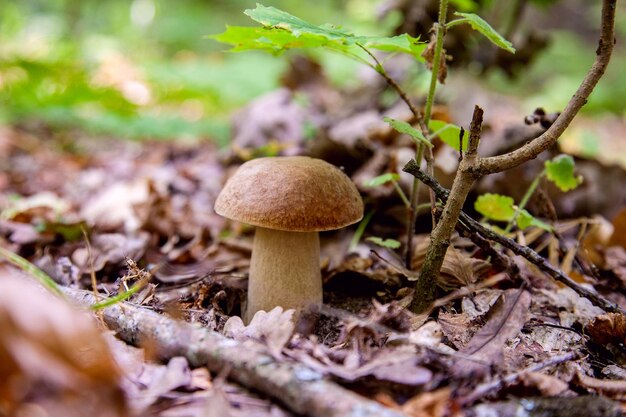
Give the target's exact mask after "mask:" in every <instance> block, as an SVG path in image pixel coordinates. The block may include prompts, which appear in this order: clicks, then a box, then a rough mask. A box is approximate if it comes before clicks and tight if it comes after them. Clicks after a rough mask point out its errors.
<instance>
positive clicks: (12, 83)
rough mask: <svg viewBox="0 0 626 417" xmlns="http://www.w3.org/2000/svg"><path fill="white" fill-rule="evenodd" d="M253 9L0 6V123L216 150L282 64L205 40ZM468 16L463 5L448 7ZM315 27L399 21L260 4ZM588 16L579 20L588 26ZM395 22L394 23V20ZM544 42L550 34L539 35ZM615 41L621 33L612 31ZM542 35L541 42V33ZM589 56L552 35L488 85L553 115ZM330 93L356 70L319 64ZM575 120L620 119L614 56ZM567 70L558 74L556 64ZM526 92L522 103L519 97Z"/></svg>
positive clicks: (377, 32) (117, 3)
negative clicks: (235, 115) (522, 63)
mask: <svg viewBox="0 0 626 417" xmlns="http://www.w3.org/2000/svg"><path fill="white" fill-rule="evenodd" d="M255 3H256V1H255V0H180V1H177V2H174V1H171V0H132V1H128V0H109V1H106V2H101V1H96V0H84V1H80V2H77V1H73V0H20V1H19V2H0V123H11V124H21V125H28V124H32V123H44V124H45V125H46V126H50V127H52V128H69V129H73V128H80V129H83V130H86V131H88V132H91V133H96V134H106V135H112V136H116V137H125V138H168V139H201V138H211V139H214V140H217V141H218V142H220V143H222V144H225V143H226V142H227V140H228V138H229V116H230V114H231V113H232V111H233V110H234V109H236V108H238V107H240V106H242V105H243V104H245V103H246V102H248V101H249V100H250V99H252V98H254V97H256V96H258V95H260V94H262V93H264V92H266V91H269V90H271V89H273V88H275V87H276V86H277V84H278V78H279V76H280V74H281V72H282V70H283V69H284V68H285V60H284V59H282V58H275V57H273V56H270V55H268V54H263V53H260V52H251V53H246V54H230V53H223V52H222V51H223V49H224V45H221V44H219V43H217V42H214V41H211V40H207V39H206V35H207V34H216V33H220V32H222V31H224V29H225V27H226V24H227V23H228V24H229V25H249V24H250V23H249V19H248V18H247V16H245V15H244V14H243V10H244V9H249V8H253V7H254V6H255ZM454 3H455V4H457V6H458V7H459V8H461V9H463V10H466V11H471V10H472V9H473V4H474V1H473V0H457V1H455V2H454ZM264 4H265V5H266V6H275V7H278V8H282V9H284V10H286V11H288V12H290V13H293V14H295V15H298V16H302V17H305V18H306V19H307V20H309V21H311V22H312V23H314V24H320V23H324V22H330V23H339V24H342V25H343V27H345V28H346V29H348V30H350V31H352V32H355V33H363V34H367V35H371V36H382V35H389V34H390V29H391V28H392V27H393V26H394V25H395V24H397V19H398V18H399V16H398V15H394V14H393V13H392V14H391V15H388V16H386V18H385V21H384V22H382V23H381V22H377V21H376V15H375V13H376V8H377V6H379V4H380V1H379V0H348V1H340V0H318V1H316V2H294V1H288V0H266V1H264ZM596 15H597V10H593V13H590V17H589V18H590V19H592V20H594V21H595V20H596V17H597V16H596ZM394 19H395V21H394ZM546 31H549V28H546ZM618 31H619V33H621V34H622V35H623V34H624V33H625V32H626V21H625V20H624V19H622V20H620V22H619V27H618ZM550 33H551V32H550ZM593 49H594V46H593V45H591V44H589V43H585V41H584V40H581V39H580V38H579V37H577V36H576V35H575V34H572V33H571V32H559V33H557V34H556V36H555V38H554V42H553V43H552V46H551V47H550V49H549V50H548V52H547V53H545V54H543V55H542V56H540V59H539V60H538V62H537V63H536V65H534V66H533V67H532V68H529V69H528V72H527V73H526V74H525V76H523V77H521V78H520V80H519V81H516V82H515V83H513V82H511V80H508V79H505V78H504V77H502V76H500V75H498V74H497V73H494V74H490V76H489V77H488V78H487V80H486V81H487V83H489V84H493V85H494V86H495V87H496V88H499V89H502V90H506V91H507V92H512V93H519V94H520V95H523V97H525V99H526V100H528V101H529V102H530V105H534V104H538V105H542V106H544V107H548V108H559V107H560V106H562V105H563V104H564V102H565V101H566V100H567V99H568V98H569V94H567V93H565V94H564V91H567V92H569V91H573V88H575V86H576V85H577V84H578V82H579V81H580V78H581V76H582V74H583V73H584V71H585V70H586V69H587V68H588V65H589V62H590V60H591V59H592V58H591V57H592V56H593ZM320 60H321V61H322V63H323V64H324V65H325V68H326V69H327V71H328V72H329V74H330V77H331V79H332V80H333V81H335V82H354V80H355V78H356V77H354V76H353V75H354V70H355V69H356V68H358V64H355V63H352V62H350V61H349V60H346V59H342V58H338V57H337V56H336V55H331V56H330V57H329V56H327V55H322V56H320ZM614 61H615V62H613V63H612V65H611V67H610V69H609V73H608V74H607V78H606V79H604V80H603V81H602V82H601V84H600V86H599V89H598V91H597V92H595V93H594V95H593V97H592V100H591V101H590V103H589V104H588V105H587V106H586V107H585V110H586V111H592V112H593V111H596V112H599V111H601V110H602V111H605V109H609V110H611V111H613V112H615V113H618V114H621V113H623V112H624V104H623V100H622V97H623V96H624V94H626V79H625V78H624V77H623V76H621V70H620V68H622V67H623V65H624V64H626V62H625V61H626V58H625V57H624V55H623V53H622V54H621V55H617V56H616V57H615V58H614ZM565 63H567V64H565ZM528 91H532V92H533V95H529V94H528Z"/></svg>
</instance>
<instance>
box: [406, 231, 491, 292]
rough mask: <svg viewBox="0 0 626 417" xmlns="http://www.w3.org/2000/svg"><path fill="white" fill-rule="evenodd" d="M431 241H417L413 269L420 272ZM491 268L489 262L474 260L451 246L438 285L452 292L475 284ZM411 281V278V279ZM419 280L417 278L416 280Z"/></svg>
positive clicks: (412, 262)
mask: <svg viewBox="0 0 626 417" xmlns="http://www.w3.org/2000/svg"><path fill="white" fill-rule="evenodd" d="M429 244H430V241H429V240H428V239H422V240H417V241H416V244H415V250H414V252H413V257H412V259H411V267H412V269H413V270H414V271H419V270H420V269H421V267H422V264H423V263H424V259H425V257H426V251H427V250H428V246H429ZM489 267H490V264H489V262H487V261H484V260H481V259H476V258H472V257H470V256H469V255H467V254H465V253H463V252H461V251H459V250H458V249H456V248H455V247H454V246H450V247H449V248H448V251H447V252H446V256H445V257H444V259H443V265H442V266H441V273H440V274H439V280H438V282H437V283H438V285H439V286H440V287H441V288H443V289H444V290H447V291H450V290H454V289H457V288H460V287H464V286H467V285H469V284H473V283H475V282H476V281H477V280H478V278H479V277H480V276H481V275H483V274H484V273H485V272H486V271H487V270H488V269H489ZM410 279H411V278H410ZM415 279H417V278H415Z"/></svg>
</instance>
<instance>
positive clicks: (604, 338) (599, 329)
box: [585, 313, 626, 345]
mask: <svg viewBox="0 0 626 417" xmlns="http://www.w3.org/2000/svg"><path fill="white" fill-rule="evenodd" d="M585 331H586V333H587V334H588V335H589V336H590V337H591V339H592V340H593V341H594V342H596V343H599V344H601V345H606V344H607V343H624V341H625V340H626V316H624V315H623V314H619V313H607V314H603V315H601V316H598V317H596V318H595V319H594V320H593V321H592V322H591V323H589V324H588V325H587V327H586V329H585Z"/></svg>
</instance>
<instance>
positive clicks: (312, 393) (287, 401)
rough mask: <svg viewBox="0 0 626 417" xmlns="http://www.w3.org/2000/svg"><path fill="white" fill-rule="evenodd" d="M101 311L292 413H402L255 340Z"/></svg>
mask: <svg viewBox="0 0 626 417" xmlns="http://www.w3.org/2000/svg"><path fill="white" fill-rule="evenodd" d="M63 291H64V292H65V294H66V295H67V296H68V297H70V298H71V299H72V300H74V301H75V302H76V303H78V304H80V305H82V306H90V305H92V304H94V303H95V298H94V296H93V294H92V293H90V292H87V291H83V290H76V289H71V288H63ZM100 314H101V317H102V319H103V320H104V322H105V323H106V325H107V326H108V327H109V328H110V329H111V330H113V331H115V332H116V333H117V335H118V337H120V338H121V339H122V340H124V341H126V342H128V343H131V344H133V345H138V346H145V347H149V348H150V349H151V350H152V351H153V352H154V353H155V355H156V357H158V358H160V359H170V358H172V357H175V356H184V357H185V358H187V360H188V361H189V363H190V364H191V365H192V366H196V367H199V366H206V367H207V368H209V369H210V370H211V371H213V372H216V373H222V372H228V378H230V379H232V380H233V381H235V382H237V383H239V384H241V385H244V386H246V387H248V388H252V389H255V390H257V391H259V392H261V393H263V394H265V395H267V396H269V397H271V398H273V399H275V400H277V401H279V402H280V403H282V404H284V405H285V406H286V407H288V408H289V409H290V410H292V411H294V412H295V413H298V414H302V415H306V416H311V417H368V416H369V417H402V416H404V414H402V413H400V412H398V411H395V410H391V409H389V408H387V407H385V406H383V405H381V404H379V403H376V402H374V401H371V400H368V399H366V398H363V397H361V396H359V395H357V394H355V393H354V392H352V391H349V390H347V389H345V388H343V387H341V386H340V385H338V384H336V383H335V382H332V381H331V380H330V379H328V378H326V377H325V376H324V375H322V374H321V373H319V372H317V371H314V370H312V369H310V368H308V367H306V366H303V365H301V364H298V363H294V362H288V361H287V360H285V361H284V362H282V361H278V360H277V359H275V358H274V357H272V356H271V355H269V354H268V353H267V349H266V348H265V347H264V346H262V345H261V344H259V343H256V342H253V341H250V340H248V341H245V342H243V343H240V342H237V341H235V340H233V339H229V338H227V337H225V336H222V335H221V334H219V333H216V332H213V331H210V330H208V329H203V328H201V327H197V326H194V325H192V324H189V323H185V322H181V321H177V320H174V319H171V318H169V317H166V316H164V315H162V314H158V313H156V312H154V311H151V310H148V309H145V308H141V307H136V306H133V305H131V304H128V303H119V304H116V305H113V306H110V307H107V308H104V309H102V310H100Z"/></svg>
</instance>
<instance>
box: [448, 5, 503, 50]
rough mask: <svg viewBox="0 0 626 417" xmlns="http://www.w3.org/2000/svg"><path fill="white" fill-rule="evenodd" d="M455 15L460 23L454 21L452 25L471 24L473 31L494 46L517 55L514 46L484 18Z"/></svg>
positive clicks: (465, 14)
mask: <svg viewBox="0 0 626 417" xmlns="http://www.w3.org/2000/svg"><path fill="white" fill-rule="evenodd" d="M454 14H455V15H456V16H460V17H461V19H459V20H458V21H454V20H453V21H452V22H450V23H453V22H459V23H469V24H470V26H471V27H472V29H474V30H476V31H478V32H480V33H481V34H482V35H483V36H484V37H486V38H487V39H489V40H490V41H491V42H492V43H493V44H494V45H496V46H498V47H500V48H502V49H504V50H505V51H508V52H510V53H512V54H514V53H515V48H514V47H513V44H512V43H511V42H509V41H507V40H506V39H504V37H503V36H502V35H500V34H499V33H498V32H496V30H495V29H494V28H492V27H491V25H490V24H489V23H487V22H486V21H485V20H484V19H483V18H482V17H480V16H478V15H476V14H474V13H460V12H455V13H454ZM455 24H456V23H455Z"/></svg>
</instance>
